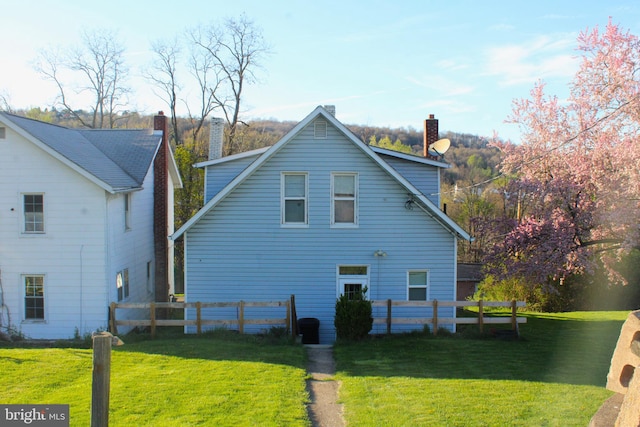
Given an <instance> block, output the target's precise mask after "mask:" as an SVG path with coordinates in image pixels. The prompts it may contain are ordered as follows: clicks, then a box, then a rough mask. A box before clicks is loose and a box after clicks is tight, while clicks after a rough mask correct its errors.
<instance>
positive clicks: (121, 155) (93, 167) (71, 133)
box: [0, 112, 162, 193]
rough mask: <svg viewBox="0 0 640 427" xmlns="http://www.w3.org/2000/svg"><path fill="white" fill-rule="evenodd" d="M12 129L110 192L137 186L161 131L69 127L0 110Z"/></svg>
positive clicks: (0, 113)
mask: <svg viewBox="0 0 640 427" xmlns="http://www.w3.org/2000/svg"><path fill="white" fill-rule="evenodd" d="M0 118H1V119H3V121H4V122H5V123H6V124H7V126H9V127H10V128H11V129H12V130H14V131H15V132H17V133H19V134H20V135H22V136H23V137H25V138H26V139H28V140H29V141H31V142H32V143H34V144H35V145H36V146H38V147H39V148H41V149H42V150H44V151H45V152H47V153H49V154H50V155H52V156H53V157H55V158H56V159H58V160H60V161H61V162H62V163H64V164H66V165H67V166H69V167H70V168H71V169H73V170H75V171H76V172H78V173H80V174H81V175H83V176H84V177H85V178H87V179H89V180H90V181H92V182H94V183H95V184H97V185H98V186H100V187H102V188H104V189H105V190H107V191H109V192H110V193H117V192H122V191H131V190H136V189H140V188H141V187H142V183H143V181H144V178H145V176H146V174H147V171H148V170H149V167H150V165H151V162H152V161H153V159H154V157H155V155H156V152H157V150H158V148H159V146H160V143H161V142H162V133H161V132H154V131H152V130H149V129H137V130H131V129H129V130H114V129H90V130H89V129H71V128H66V127H64V126H59V125H54V124H51V123H45V122H41V121H38V120H33V119H29V118H26V117H21V116H16V115H13V114H9V113H4V112H0Z"/></svg>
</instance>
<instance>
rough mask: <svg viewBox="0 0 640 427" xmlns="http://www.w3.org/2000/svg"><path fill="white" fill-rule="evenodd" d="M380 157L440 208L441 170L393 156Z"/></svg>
mask: <svg viewBox="0 0 640 427" xmlns="http://www.w3.org/2000/svg"><path fill="white" fill-rule="evenodd" d="M380 157H382V159H383V160H384V161H385V162H387V163H388V164H389V165H390V166H391V167H392V168H394V169H395V170H397V171H398V172H400V174H401V175H402V176H404V177H405V178H406V179H407V181H409V182H410V183H412V184H413V185H414V186H415V187H416V188H417V189H418V190H420V192H421V193H422V194H424V195H425V196H426V197H427V198H428V199H429V200H431V201H432V202H433V204H434V205H436V206H440V168H438V167H435V166H425V165H422V164H420V163H416V162H411V161H408V160H404V159H399V158H397V157H392V156H384V155H381V156H380Z"/></svg>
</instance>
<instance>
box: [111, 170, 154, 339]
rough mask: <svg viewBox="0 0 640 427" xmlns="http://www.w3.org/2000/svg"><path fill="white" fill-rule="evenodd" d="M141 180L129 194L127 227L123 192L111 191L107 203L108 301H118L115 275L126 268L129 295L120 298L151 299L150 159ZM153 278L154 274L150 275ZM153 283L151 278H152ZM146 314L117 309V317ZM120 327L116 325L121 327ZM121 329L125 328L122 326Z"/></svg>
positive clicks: (152, 258)
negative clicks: (147, 169) (136, 187)
mask: <svg viewBox="0 0 640 427" xmlns="http://www.w3.org/2000/svg"><path fill="white" fill-rule="evenodd" d="M150 169H151V170H150V171H149V172H148V173H147V177H146V179H145V181H144V183H143V189H142V190H140V191H135V192H132V193H130V194H131V220H130V221H131V222H130V227H129V229H128V230H125V223H124V197H125V195H124V194H116V195H111V196H109V198H108V203H107V212H108V214H107V216H108V226H107V230H108V243H107V247H108V259H109V263H108V266H107V278H108V280H107V282H108V289H109V302H111V301H117V300H118V295H117V288H116V275H117V274H118V272H119V271H122V270H124V269H125V268H126V269H128V270H129V289H130V290H129V296H128V297H127V298H124V299H123V300H122V301H121V302H141V301H152V300H153V293H152V292H151V293H150V292H149V288H148V286H147V262H149V261H151V262H152V264H153V265H155V257H154V247H153V214H152V213H153V163H152V164H151V166H150ZM151 280H153V277H152V278H151ZM152 283H153V282H152ZM140 315H144V316H145V317H144V318H148V317H149V315H148V313H146V312H145V313H137V312H136V311H135V310H129V309H127V310H118V312H117V317H118V318H119V319H126V318H138V319H139V318H140ZM121 329H122V328H118V330H119V331H120V330H121ZM122 330H123V331H124V330H125V329H122Z"/></svg>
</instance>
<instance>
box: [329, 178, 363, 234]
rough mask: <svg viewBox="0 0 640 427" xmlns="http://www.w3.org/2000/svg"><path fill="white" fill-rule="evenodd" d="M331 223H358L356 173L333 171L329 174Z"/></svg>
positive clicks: (352, 224)
mask: <svg viewBox="0 0 640 427" xmlns="http://www.w3.org/2000/svg"><path fill="white" fill-rule="evenodd" d="M331 195H332V197H331V224H332V225H334V226H347V227H348V226H355V225H358V175H357V174H355V173H334V174H332V175H331Z"/></svg>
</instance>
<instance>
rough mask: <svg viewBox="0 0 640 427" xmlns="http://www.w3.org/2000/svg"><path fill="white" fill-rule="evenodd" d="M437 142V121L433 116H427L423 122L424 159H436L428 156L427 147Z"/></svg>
mask: <svg viewBox="0 0 640 427" xmlns="http://www.w3.org/2000/svg"><path fill="white" fill-rule="evenodd" d="M437 140H438V119H436V118H435V116H434V115H433V114H429V118H428V119H426V120H425V121H424V149H423V150H424V153H423V155H424V157H427V158H429V159H435V158H436V157H434V156H432V155H431V154H429V145H431V144H433V143H434V142H436V141H437Z"/></svg>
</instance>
